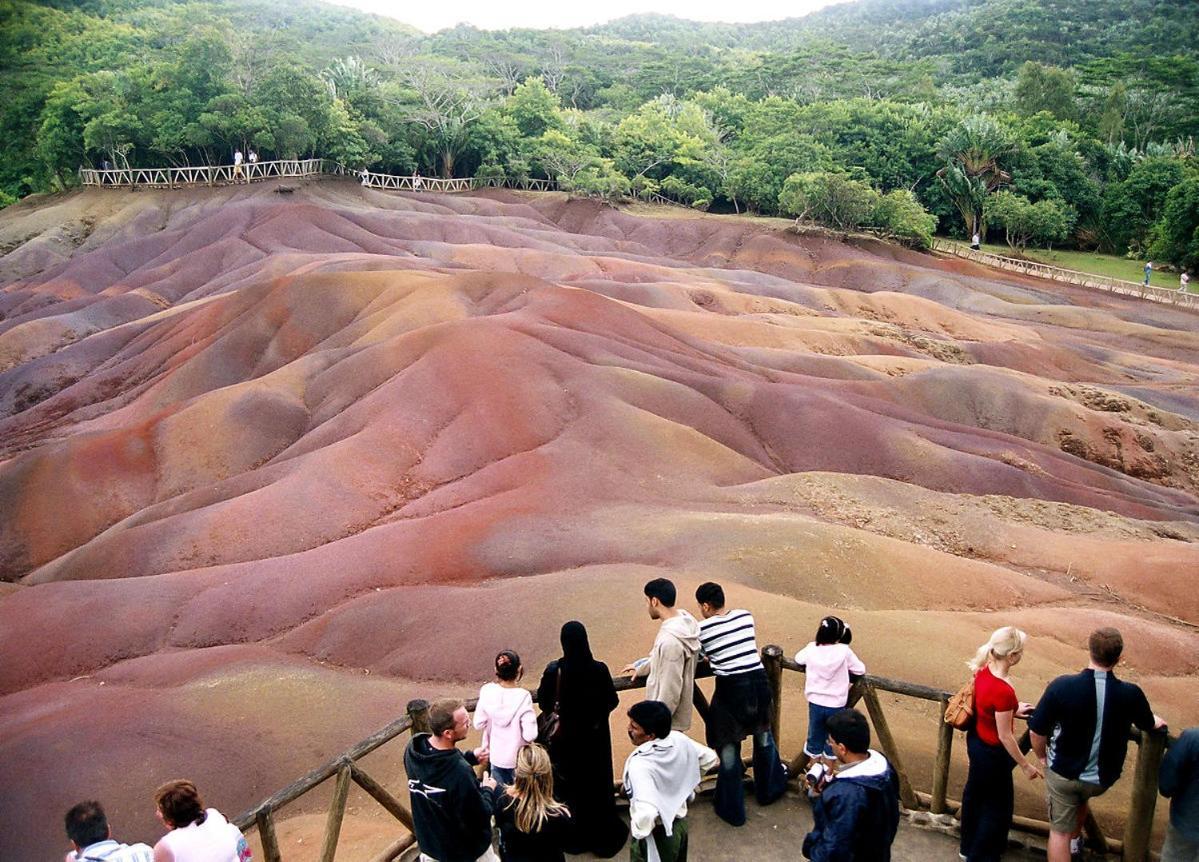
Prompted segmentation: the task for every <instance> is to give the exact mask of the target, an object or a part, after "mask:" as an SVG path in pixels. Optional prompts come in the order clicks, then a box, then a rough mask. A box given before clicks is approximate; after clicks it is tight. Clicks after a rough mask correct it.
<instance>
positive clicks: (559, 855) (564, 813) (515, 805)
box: [495, 743, 571, 862]
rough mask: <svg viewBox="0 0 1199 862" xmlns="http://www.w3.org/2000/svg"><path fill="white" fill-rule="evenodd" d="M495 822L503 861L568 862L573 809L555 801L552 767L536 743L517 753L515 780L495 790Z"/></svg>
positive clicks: (547, 755) (544, 752)
mask: <svg viewBox="0 0 1199 862" xmlns="http://www.w3.org/2000/svg"><path fill="white" fill-rule="evenodd" d="M495 823H496V826H498V827H499V830H500V859H501V860H503V862H565V860H566V857H565V855H563V850H562V848H563V846H564V845H565V844H566V842H567V840H568V838H569V834H568V833H569V831H570V825H571V824H570V810H569V809H567V807H566V806H565V805H563V804H562V803H561V802H556V801H554V770H553V765H552V764H551V763H550V755H549V752H548V751H546V750H545V749H544V748H543V747H542V746H540V745H538V744H537V743H530V744H529V745H526V746H524V747H522V748H521V749H520V751H519V752H517V755H516V774H515V779H514V780H513V782H512V784H511V785H509V786H508V787H503V788H500V789H499V790H497V791H496V804H495Z"/></svg>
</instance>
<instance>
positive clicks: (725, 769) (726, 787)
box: [713, 730, 787, 826]
mask: <svg viewBox="0 0 1199 862" xmlns="http://www.w3.org/2000/svg"><path fill="white" fill-rule="evenodd" d="M753 743H754V757H753V768H754V796H755V797H756V798H757V800H758V804H759V805H769V804H770V803H771V802H774V801H775V800H776V799H778V798H779V797H780V796H782V795H783V793H785V792H786V790H787V770H786V767H785V766H783V762H782V760H781V759H779V752H778V748H776V747H775V744H774V736H773V734H771V732H770V731H769V730H765V731H762V732H761V733H755V734H753ZM717 753H718V754H719V755H720V770H719V771H718V772H717V773H716V796H715V798H714V800H713V808H714V809H715V811H716V816H717V817H719V818H720V819H721V820H723V821H725V822H726V823H730V824H732V825H733V826H741V825H742V824H744V823H745V783H744V781H745V766H744V765H743V764H742V762H741V744H740V743H728V744H727V745H722V746H721V747H720V751H719V752H717Z"/></svg>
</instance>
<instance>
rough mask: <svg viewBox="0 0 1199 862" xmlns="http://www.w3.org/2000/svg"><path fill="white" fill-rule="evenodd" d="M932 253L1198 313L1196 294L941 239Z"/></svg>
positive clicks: (1198, 296)
mask: <svg viewBox="0 0 1199 862" xmlns="http://www.w3.org/2000/svg"><path fill="white" fill-rule="evenodd" d="M933 251H935V252H940V253H942V254H951V255H954V256H955V257H960V258H964V259H966V260H972V261H974V262H976V263H981V264H983V265H984V266H991V267H994V268H996V269H1003V270H1007V271H1008V272H1017V273H1020V274H1021V275H1031V276H1036V277H1037V278H1048V279H1052V280H1053V281H1063V282H1066V283H1068V284H1077V285H1080V286H1082V287H1090V288H1094V289H1096V290H1106V291H1108V292H1109V293H1119V294H1122V295H1124V296H1135V297H1137V298H1139V299H1148V300H1150V301H1151V302H1162V303H1167V304H1169V305H1177V306H1180V307H1182V308H1187V309H1191V310H1195V311H1199V294H1196V293H1191V292H1189V291H1186V292H1184V291H1180V290H1174V289H1171V288H1168V287H1154V286H1153V285H1148V284H1143V283H1141V282H1136V281H1124V280H1123V279H1119V278H1111V277H1109V276H1106V275H1095V274H1094V273H1090V272H1080V271H1079V270H1075V269H1064V268H1063V267H1060V266H1050V265H1049V264H1047V263H1039V262H1038V261H1035V260H1024V259H1023V258H1017V257H1004V256H1003V255H999V254H991V253H990V252H986V251H975V250H974V249H972V248H970V247H968V246H964V245H961V244H960V243H956V242H952V241H949V240H943V239H937V240H933Z"/></svg>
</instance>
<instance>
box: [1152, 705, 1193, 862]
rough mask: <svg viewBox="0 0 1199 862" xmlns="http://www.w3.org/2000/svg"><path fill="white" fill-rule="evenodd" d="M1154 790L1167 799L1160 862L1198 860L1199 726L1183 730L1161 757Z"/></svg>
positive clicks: (1190, 861) (1189, 861) (1191, 861)
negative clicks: (1163, 841)
mask: <svg viewBox="0 0 1199 862" xmlns="http://www.w3.org/2000/svg"><path fill="white" fill-rule="evenodd" d="M1157 786H1158V789H1159V790H1161V792H1162V796H1165V797H1166V798H1167V799H1169V800H1170V822H1169V824H1168V825H1167V827H1166V843H1165V846H1163V847H1162V862H1196V860H1199V727H1192V728H1190V729H1189V730H1184V731H1183V732H1182V735H1180V736H1179V737H1178V742H1176V743H1174V744H1173V745H1171V746H1170V749H1169V750H1168V751H1167V752H1166V756H1165V757H1164V758H1163V759H1162V766H1161V772H1160V773H1159V774H1158V783H1157Z"/></svg>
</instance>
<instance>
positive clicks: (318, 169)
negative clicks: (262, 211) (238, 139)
mask: <svg viewBox="0 0 1199 862" xmlns="http://www.w3.org/2000/svg"><path fill="white" fill-rule="evenodd" d="M344 173H346V169H345V168H344V167H343V166H342V165H339V164H337V163H336V162H328V161H326V160H324V159H278V160H276V161H271V162H243V163H242V164H240V165H188V166H185V167H181V168H110V169H109V170H101V169H99V168H80V169H79V182H80V184H81V185H84V186H98V187H102V188H138V187H143V188H172V189H173V188H181V187H184V186H217V185H230V184H233V183H241V182H260V181H262V180H268V179H274V178H277V177H311V176H316V175H318V174H344Z"/></svg>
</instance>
